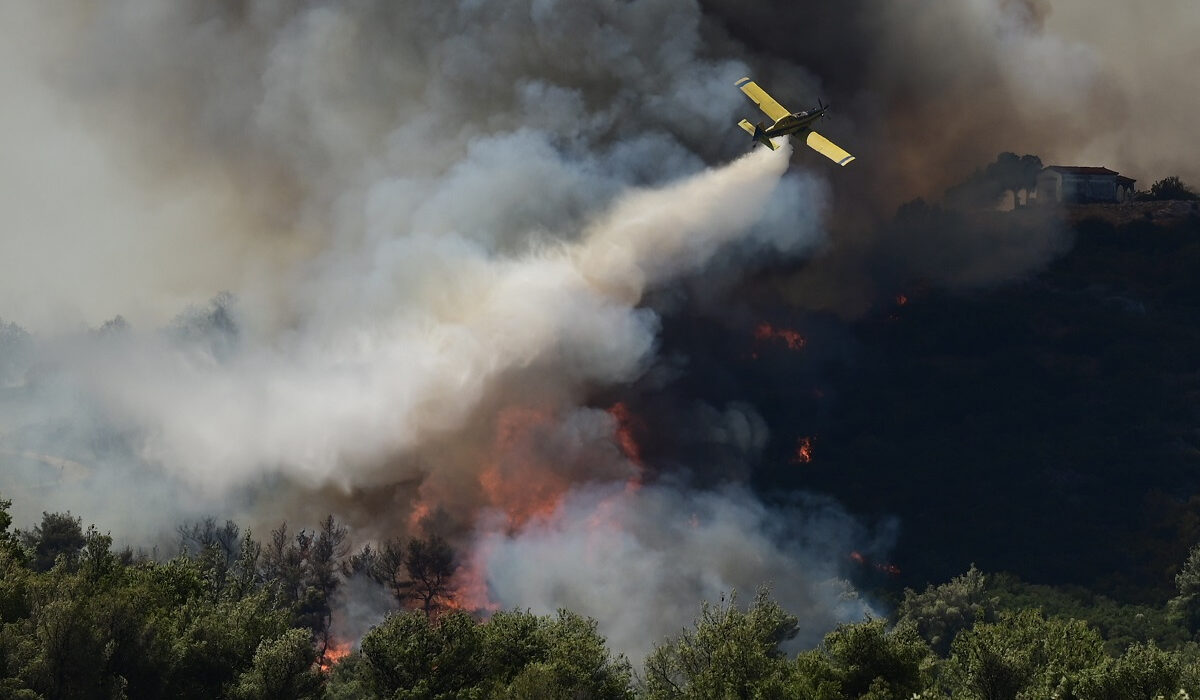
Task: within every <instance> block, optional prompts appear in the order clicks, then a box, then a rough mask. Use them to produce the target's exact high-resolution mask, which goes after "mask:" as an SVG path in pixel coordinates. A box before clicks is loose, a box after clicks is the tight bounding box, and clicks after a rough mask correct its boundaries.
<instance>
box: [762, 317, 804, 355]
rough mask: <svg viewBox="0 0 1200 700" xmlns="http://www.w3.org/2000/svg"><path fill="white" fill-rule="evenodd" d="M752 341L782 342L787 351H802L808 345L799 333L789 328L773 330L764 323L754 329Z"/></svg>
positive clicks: (772, 327) (769, 325)
mask: <svg viewBox="0 0 1200 700" xmlns="http://www.w3.org/2000/svg"><path fill="white" fill-rule="evenodd" d="M754 339H755V340H758V341H762V342H770V341H773V340H782V341H783V342H784V344H785V345H787V349H788V350H803V349H804V346H805V345H807V344H808V340H806V339H805V337H804V336H802V335H800V332H799V331H794V330H792V329H791V328H775V327H774V326H772V325H771V324H769V323H767V322H766V321H763V322H762V323H760V324H758V326H757V327H756V328H755V329H754Z"/></svg>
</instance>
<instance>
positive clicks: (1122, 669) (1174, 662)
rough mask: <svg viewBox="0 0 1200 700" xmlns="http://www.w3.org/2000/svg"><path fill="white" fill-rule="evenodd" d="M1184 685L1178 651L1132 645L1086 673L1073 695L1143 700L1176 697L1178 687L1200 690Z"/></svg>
mask: <svg viewBox="0 0 1200 700" xmlns="http://www.w3.org/2000/svg"><path fill="white" fill-rule="evenodd" d="M1184 686H1185V678H1184V663H1183V661H1182V660H1181V659H1180V658H1179V655H1178V654H1175V653H1171V652H1167V651H1163V650H1162V649H1159V648H1158V647H1156V646H1155V645H1154V644H1134V645H1133V646H1131V647H1129V649H1127V650H1126V651H1125V653H1124V654H1122V655H1121V656H1120V657H1119V658H1117V659H1106V660H1105V662H1104V663H1103V664H1102V665H1100V666H1098V667H1095V668H1093V669H1091V670H1089V671H1087V672H1085V673H1084V674H1083V675H1082V677H1081V678H1080V680H1079V683H1078V685H1077V687H1076V689H1075V695H1076V697H1078V698H1080V700H1143V699H1144V698H1157V697H1163V698H1170V697H1175V696H1176V694H1177V693H1178V691H1180V690H1183V691H1184V692H1186V693H1188V694H1189V695H1192V694H1195V693H1197V692H1200V688H1197V687H1195V686H1194V685H1192V687H1187V688H1185V687H1184Z"/></svg>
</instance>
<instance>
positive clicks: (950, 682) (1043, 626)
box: [942, 610, 1107, 700]
mask: <svg viewBox="0 0 1200 700" xmlns="http://www.w3.org/2000/svg"><path fill="white" fill-rule="evenodd" d="M1106 658H1107V657H1106V656H1105V654H1104V640H1103V639H1101V637H1100V635H1099V633H1097V632H1096V631H1095V630H1094V629H1092V628H1090V627H1088V625H1087V623H1086V622H1083V621H1082V620H1064V619H1059V618H1050V619H1046V618H1045V617H1043V616H1042V614H1041V612H1039V611H1037V610H1023V611H1021V612H1018V613H1009V612H1002V613H1000V614H999V616H998V619H997V620H996V622H991V623H977V624H975V626H973V627H972V628H970V629H968V630H963V631H962V632H960V633H959V634H958V636H957V637H955V639H954V642H953V643H952V644H951V645H950V659H949V660H948V662H947V663H946V665H945V667H944V668H943V674H942V685H943V689H944V690H946V692H947V693H948V694H949V695H950V696H951V697H954V698H977V699H979V700H1005V699H1007V700H1012V699H1013V698H1016V697H1018V693H1020V694H1022V696H1025V697H1046V698H1049V697H1051V696H1052V695H1054V694H1056V693H1057V694H1059V695H1060V696H1061V695H1062V693H1064V692H1068V691H1069V690H1070V688H1071V687H1072V686H1073V685H1074V684H1076V683H1077V682H1078V679H1079V677H1080V676H1081V674H1082V673H1085V672H1089V671H1090V670H1092V669H1095V668H1096V667H1098V666H1100V665H1101V664H1102V663H1103V662H1104V660H1105V659H1106Z"/></svg>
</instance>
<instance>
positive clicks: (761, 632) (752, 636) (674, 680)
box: [645, 588, 798, 700]
mask: <svg viewBox="0 0 1200 700" xmlns="http://www.w3.org/2000/svg"><path fill="white" fill-rule="evenodd" d="M797 631H798V627H797V620H796V618H795V616H793V615H790V614H789V613H787V612H786V611H785V610H784V609H783V608H782V607H780V606H779V604H778V603H776V602H775V601H774V600H772V599H771V597H770V594H769V591H768V590H767V589H765V588H763V589H759V591H758V594H757V595H756V596H755V598H754V601H753V602H752V603H751V604H750V607H749V608H748V609H747V610H745V611H742V610H740V609H739V608H738V607H737V604H736V599H735V597H734V596H732V595H731V596H730V598H729V603H728V604H726V603H725V602H724V601H723V600H722V602H720V603H718V604H716V605H713V604H711V603H708V602H705V603H703V604H702V606H701V608H700V617H699V618H698V619H697V620H696V622H695V624H694V626H693V628H692V629H685V630H683V632H681V633H680V635H679V636H678V637H675V638H674V639H672V640H669V641H668V642H666V643H665V644H663V645H661V646H658V647H656V648H655V649H654V651H652V652H651V653H650V656H649V657H648V658H647V659H646V666H645V691H646V697H647V698H651V699H653V700H668V699H673V698H758V697H784V696H785V694H786V688H787V687H788V683H789V680H790V677H791V675H792V673H793V671H794V669H793V667H792V665H791V664H789V663H788V661H787V659H786V658H785V655H784V653H783V651H782V649H781V648H780V645H781V644H782V643H783V642H785V641H787V640H789V639H792V638H793V637H795V636H796V633H797Z"/></svg>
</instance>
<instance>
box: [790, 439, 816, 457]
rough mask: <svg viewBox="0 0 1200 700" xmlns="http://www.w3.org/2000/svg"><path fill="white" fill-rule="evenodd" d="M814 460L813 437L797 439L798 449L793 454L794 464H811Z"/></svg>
mask: <svg viewBox="0 0 1200 700" xmlns="http://www.w3.org/2000/svg"><path fill="white" fill-rule="evenodd" d="M812 461H813V439H812V438H811V437H802V438H798V439H797V440H796V451H795V452H794V453H793V454H792V464H810V463H812Z"/></svg>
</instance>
